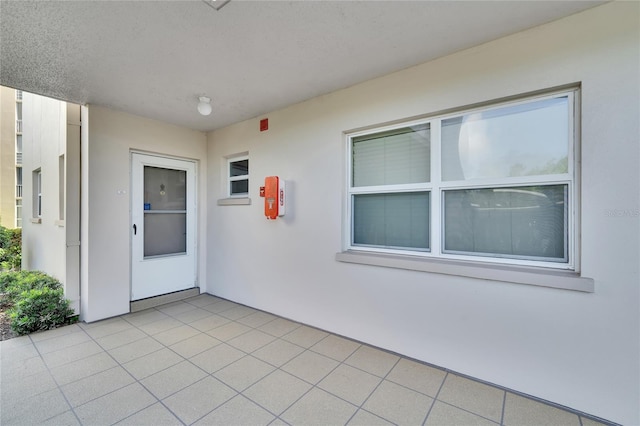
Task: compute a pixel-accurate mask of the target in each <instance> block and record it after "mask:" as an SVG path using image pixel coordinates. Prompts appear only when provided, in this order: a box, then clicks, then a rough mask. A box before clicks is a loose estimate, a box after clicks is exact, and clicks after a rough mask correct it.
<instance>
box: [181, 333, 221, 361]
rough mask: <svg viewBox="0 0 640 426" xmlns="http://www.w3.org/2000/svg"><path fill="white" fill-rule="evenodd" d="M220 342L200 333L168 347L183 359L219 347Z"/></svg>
mask: <svg viewBox="0 0 640 426" xmlns="http://www.w3.org/2000/svg"><path fill="white" fill-rule="evenodd" d="M220 343H222V342H220V340H218V339H216V338H214V337H211V336H209V335H208V334H204V333H200V334H197V335H195V336H193V337H190V338H188V339H185V340H183V341H181V342H178V343H176V344H173V345H171V346H170V347H169V349H171V350H172V351H174V352H176V353H177V354H179V355H181V356H183V357H184V358H191V357H192V356H195V355H198V354H199V353H201V352H204V351H206V350H208V349H211V348H213V347H214V346H217V345H219V344H220Z"/></svg>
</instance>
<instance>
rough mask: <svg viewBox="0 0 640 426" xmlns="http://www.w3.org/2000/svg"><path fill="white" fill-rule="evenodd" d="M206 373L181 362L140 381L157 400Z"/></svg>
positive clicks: (185, 362) (184, 386) (182, 387)
mask: <svg viewBox="0 0 640 426" xmlns="http://www.w3.org/2000/svg"><path fill="white" fill-rule="evenodd" d="M206 375H207V373H205V372H204V371H202V369H200V368H198V367H196V366H195V365H193V364H191V363H190V362H189V361H182V362H180V363H178V364H176V365H173V366H171V367H169V368H167V369H165V370H162V371H160V372H158V373H156V374H153V375H151V376H149V377H147V378H145V379H143V380H141V381H140V383H142V384H143V385H144V387H145V388H147V389H148V390H149V392H151V393H152V394H154V395H155V396H156V397H158V399H164V398H166V397H168V396H169V395H171V394H173V393H176V392H178V391H179V390H182V389H184V388H186V387H187V386H190V385H192V384H194V383H195V382H197V381H198V380H200V379H202V378H203V377H205V376H206Z"/></svg>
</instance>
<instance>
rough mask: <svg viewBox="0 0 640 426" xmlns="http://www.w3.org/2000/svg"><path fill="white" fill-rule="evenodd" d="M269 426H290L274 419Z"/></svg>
mask: <svg viewBox="0 0 640 426" xmlns="http://www.w3.org/2000/svg"><path fill="white" fill-rule="evenodd" d="M269 426H291V425H289V423H285V422H284V421H282V420H281V419H275V420H274V421H272V422H271V423H269Z"/></svg>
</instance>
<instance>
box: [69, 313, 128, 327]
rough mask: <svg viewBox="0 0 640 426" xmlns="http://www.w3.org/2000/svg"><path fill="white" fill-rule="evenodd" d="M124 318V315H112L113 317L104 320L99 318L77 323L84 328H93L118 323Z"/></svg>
mask: <svg viewBox="0 0 640 426" xmlns="http://www.w3.org/2000/svg"><path fill="white" fill-rule="evenodd" d="M123 319H124V318H123V317H122V316H119V317H112V318H107V319H103V320H99V321H93V322H79V323H77V325H78V326H79V327H81V328H82V329H84V330H90V329H92V328H98V327H103V326H105V325H108V324H113V323H118V322H120V321H122V320H123Z"/></svg>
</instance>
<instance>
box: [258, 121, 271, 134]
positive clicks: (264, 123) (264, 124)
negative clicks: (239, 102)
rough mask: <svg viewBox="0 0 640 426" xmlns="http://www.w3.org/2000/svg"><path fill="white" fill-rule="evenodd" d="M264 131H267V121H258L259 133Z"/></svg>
mask: <svg viewBox="0 0 640 426" xmlns="http://www.w3.org/2000/svg"><path fill="white" fill-rule="evenodd" d="M265 130H269V119H268V118H263V119H262V120H260V131H261V132H264V131H265Z"/></svg>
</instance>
